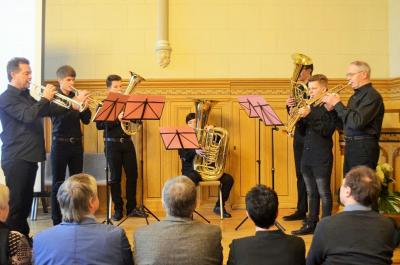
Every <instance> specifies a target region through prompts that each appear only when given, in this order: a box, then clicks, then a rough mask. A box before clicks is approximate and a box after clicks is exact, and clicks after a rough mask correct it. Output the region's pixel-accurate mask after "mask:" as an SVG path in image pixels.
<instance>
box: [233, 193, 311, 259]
mask: <svg viewBox="0 0 400 265" xmlns="http://www.w3.org/2000/svg"><path fill="white" fill-rule="evenodd" d="M246 210H247V215H248V216H249V217H250V219H251V220H253V222H254V223H255V225H256V235H255V236H250V237H244V238H240V239H234V240H233V241H232V243H231V245H230V251H229V258H228V265H234V264H240V265H246V264H248V265H257V264H268V265H278V264H279V265H303V264H304V263H305V258H304V257H305V245H304V241H303V239H301V238H300V237H297V236H292V235H286V234H285V233H283V232H282V231H281V230H272V229H271V227H272V226H273V225H274V223H275V219H276V217H277V215H278V196H277V195H276V192H275V191H273V190H272V189H270V188H267V187H266V186H264V185H257V186H255V187H253V188H252V189H251V190H250V191H249V192H248V193H247V194H246Z"/></svg>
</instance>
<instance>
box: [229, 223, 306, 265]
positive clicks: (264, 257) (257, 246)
mask: <svg viewBox="0 0 400 265" xmlns="http://www.w3.org/2000/svg"><path fill="white" fill-rule="evenodd" d="M234 264H235V265H237V264H240V265H258V264H260V265H261V264H263V265H266V264H268V265H304V264H305V244H304V241H303V239H302V238H300V237H297V236H292V235H286V234H285V233H283V232H281V231H280V230H277V231H258V232H256V235H255V236H250V237H244V238H240V239H234V240H233V241H232V243H231V245H230V251H229V258H228V265H234Z"/></svg>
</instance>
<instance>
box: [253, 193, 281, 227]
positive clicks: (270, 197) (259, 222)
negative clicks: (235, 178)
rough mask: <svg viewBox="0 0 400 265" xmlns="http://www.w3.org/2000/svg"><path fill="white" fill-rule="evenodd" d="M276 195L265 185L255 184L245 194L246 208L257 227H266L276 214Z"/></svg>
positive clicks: (273, 220)
mask: <svg viewBox="0 0 400 265" xmlns="http://www.w3.org/2000/svg"><path fill="white" fill-rule="evenodd" d="M278 204H279V203H278V196H277V195H276V192H275V191H273V190H272V189H270V188H267V187H266V186H265V185H257V186H255V187H253V188H252V189H251V190H250V191H249V192H247V194H246V210H247V213H248V215H249V217H250V219H251V220H253V222H254V223H255V224H256V226H257V227H260V228H264V229H267V228H269V227H270V226H272V225H273V224H274V223H275V219H276V217H277V215H278Z"/></svg>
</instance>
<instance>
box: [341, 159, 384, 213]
mask: <svg viewBox="0 0 400 265" xmlns="http://www.w3.org/2000/svg"><path fill="white" fill-rule="evenodd" d="M343 185H344V186H345V187H350V189H351V197H352V198H353V199H354V200H355V201H357V202H358V203H360V204H361V205H364V206H371V205H372V204H373V203H375V202H377V200H378V198H379V194H380V192H381V183H380V181H379V179H378V177H377V175H376V173H375V171H373V170H372V169H370V168H369V167H366V166H357V167H354V168H352V169H351V170H350V171H349V172H348V173H347V174H346V177H345V182H344V184H343Z"/></svg>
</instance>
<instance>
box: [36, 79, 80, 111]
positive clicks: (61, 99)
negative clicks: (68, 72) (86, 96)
mask: <svg viewBox="0 0 400 265" xmlns="http://www.w3.org/2000/svg"><path fill="white" fill-rule="evenodd" d="M31 86H32V88H33V89H32V90H31V92H32V93H33V95H35V96H36V97H42V96H43V91H44V89H45V88H46V87H45V86H42V85H36V84H33V83H31ZM51 102H53V103H54V104H57V105H59V106H61V107H63V108H66V109H71V107H72V104H75V105H76V106H78V108H79V112H82V111H84V110H85V108H86V107H85V104H84V103H83V102H79V101H77V100H75V99H72V98H69V97H67V96H65V95H63V94H61V93H60V92H56V93H55V94H54V99H53V100H52V101H51Z"/></svg>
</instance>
